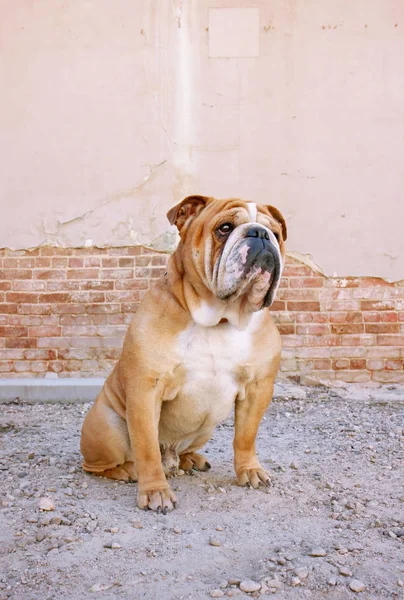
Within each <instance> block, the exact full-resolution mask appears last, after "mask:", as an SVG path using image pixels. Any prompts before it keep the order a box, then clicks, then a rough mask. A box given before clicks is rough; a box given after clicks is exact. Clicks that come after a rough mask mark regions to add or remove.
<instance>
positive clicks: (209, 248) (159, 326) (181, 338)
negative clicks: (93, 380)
mask: <svg viewBox="0 0 404 600" xmlns="http://www.w3.org/2000/svg"><path fill="white" fill-rule="evenodd" d="M254 206H255V205H254ZM248 209H249V207H248V205H247V203H246V202H243V201H241V200H234V199H231V200H214V199H212V198H205V197H201V196H193V197H189V198H187V199H185V200H184V201H183V202H182V203H180V204H179V205H178V206H176V207H174V209H172V210H171V211H170V212H169V213H168V217H169V219H170V221H171V222H172V223H175V224H176V225H177V227H178V230H179V232H180V237H181V242H180V244H179V246H178V248H177V250H176V251H175V252H174V254H173V255H172V256H171V258H170V260H169V265H168V271H167V274H166V276H164V277H163V278H162V279H161V280H160V281H158V283H157V285H155V286H154V287H153V289H151V290H150V291H149V292H148V293H147V294H146V296H145V298H144V300H143V302H142V303H141V305H140V307H139V309H138V311H137V312H136V315H135V317H134V319H133V321H132V323H131V325H130V327H129V329H128V332H127V335H126V337H125V341H124V345H123V351H122V356H121V358H120V360H119V361H118V363H117V364H116V365H115V368H114V369H113V371H112V373H111V374H110V375H109V377H108V378H107V380H106V382H105V384H104V387H103V389H102V391H101V392H100V394H99V396H98V397H97V399H96V401H95V403H94V405H93V406H92V407H91V409H90V411H89V413H88V415H87V416H86V419H85V421H84V424H83V430H82V438H81V450H82V453H83V456H84V462H83V468H84V469H85V470H86V471H90V472H92V473H95V474H97V475H102V476H104V477H110V478H112V479H119V480H124V481H129V480H135V481H138V506H139V507H141V508H150V509H152V510H157V511H163V512H167V511H168V510H171V509H172V508H173V507H174V506H175V502H176V498H175V495H174V493H173V492H172V490H171V488H170V486H169V484H168V482H167V479H166V475H165V472H164V470H165V471H166V473H167V475H168V474H170V473H172V472H173V471H175V469H176V467H177V466H178V464H179V466H180V467H181V468H183V469H186V470H189V469H192V468H198V469H206V468H209V466H210V465H209V464H208V463H207V461H206V459H205V458H204V457H203V456H202V455H200V454H197V453H196V451H197V450H199V449H200V448H201V447H202V446H203V445H204V444H205V443H206V442H207V441H208V440H209V438H210V437H211V434H212V431H213V429H214V427H215V425H216V424H217V423H218V422H219V421H220V420H222V419H223V418H225V417H226V416H227V414H228V412H229V410H230V409H231V406H232V405H233V404H234V403H235V437H234V463H235V470H236V475H237V480H238V483H239V484H240V485H248V484H250V485H251V486H252V487H254V488H256V487H258V486H259V485H260V483H261V482H263V483H265V482H268V481H269V477H268V474H267V473H266V471H265V470H264V469H263V468H262V466H261V465H260V463H259V461H258V458H257V456H256V451H255V439H256V435H257V431H258V427H259V424H260V421H261V419H262V416H263V414H264V412H265V410H266V408H267V406H268V404H269V402H270V400H271V397H272V392H273V385H274V379H275V375H276V373H277V370H278V367H279V361H280V353H281V341H280V336H279V333H278V330H277V328H276V326H275V325H274V323H273V321H272V318H271V316H270V313H269V311H268V310H267V309H262V310H257V306H255V304H254V303H256V301H257V299H256V297H255V295H254V294H252V292H251V290H250V288H248V290H247V291H246V292H245V293H243V294H242V295H241V296H239V297H238V298H236V299H233V300H231V301H229V302H227V301H225V300H219V299H218V298H217V297H216V296H215V290H213V291H212V285H210V282H209V277H208V273H207V271H209V272H210V270H211V269H213V267H214V265H215V263H216V261H217V260H218V256H219V255H220V252H221V250H222V247H221V245H220V242H219V241H218V240H217V239H216V237H215V236H214V235H213V232H214V231H215V228H216V227H217V224H218V223H219V222H223V219H226V218H229V219H231V220H232V222H234V223H235V226H237V225H240V224H241V225H242V224H244V223H249V221H250V220H251V216H250V215H251V210H248ZM256 217H257V218H256V221H257V223H259V224H261V225H263V226H265V227H266V228H268V229H269V230H270V231H271V232H275V233H276V235H277V238H278V239H279V249H280V254H281V255H282V258H283V255H284V244H283V242H284V239H285V238H286V226H285V222H284V220H283V217H282V215H281V214H280V213H279V211H277V209H274V208H273V207H271V206H269V207H268V206H261V205H257V210H256ZM257 290H258V292H257V293H258V294H261V295H262V293H261V291H260V288H259V286H258V287H257ZM247 292H248V293H247ZM198 311H199V312H198ZM215 311H216V312H215ZM253 311H257V312H253ZM212 314H213V319H216V320H217V321H218V322H217V323H215V324H213V325H211V326H206V327H204V326H201V325H198V324H195V315H202V317H203V318H205V316H206V315H208V316H209V318H211V315H212ZM199 357H200V364H198V363H199ZM205 375H206V376H205ZM177 454H178V455H179V458H178V457H177Z"/></svg>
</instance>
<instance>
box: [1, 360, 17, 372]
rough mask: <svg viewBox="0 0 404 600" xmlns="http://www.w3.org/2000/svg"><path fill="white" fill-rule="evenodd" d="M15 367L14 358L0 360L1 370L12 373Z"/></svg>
mask: <svg viewBox="0 0 404 600" xmlns="http://www.w3.org/2000/svg"><path fill="white" fill-rule="evenodd" d="M13 368H14V361H12V360H0V372H1V373H11V371H13Z"/></svg>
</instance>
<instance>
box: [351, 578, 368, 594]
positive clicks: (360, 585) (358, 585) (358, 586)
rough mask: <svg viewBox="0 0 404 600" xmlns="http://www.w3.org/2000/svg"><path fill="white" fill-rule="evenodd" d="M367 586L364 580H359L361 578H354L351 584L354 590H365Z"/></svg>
mask: <svg viewBox="0 0 404 600" xmlns="http://www.w3.org/2000/svg"><path fill="white" fill-rule="evenodd" d="M365 587H366V586H365V584H364V583H362V581H359V579H352V581H351V582H350V584H349V589H350V590H352V591H353V592H363V590H364V589H365Z"/></svg>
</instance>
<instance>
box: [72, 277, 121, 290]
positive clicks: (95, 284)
mask: <svg viewBox="0 0 404 600" xmlns="http://www.w3.org/2000/svg"><path fill="white" fill-rule="evenodd" d="M117 283H123V282H122V281H117ZM126 283H129V282H126ZM113 289H114V282H113V281H100V280H99V279H97V280H95V281H82V282H81V283H80V290H83V291H87V290H97V291H99V292H105V291H107V290H113Z"/></svg>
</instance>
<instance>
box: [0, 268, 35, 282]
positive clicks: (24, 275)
mask: <svg viewBox="0 0 404 600" xmlns="http://www.w3.org/2000/svg"><path fill="white" fill-rule="evenodd" d="M0 279H6V280H9V281H13V280H14V279H32V270H31V269H0Z"/></svg>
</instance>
